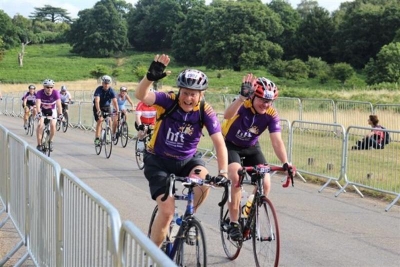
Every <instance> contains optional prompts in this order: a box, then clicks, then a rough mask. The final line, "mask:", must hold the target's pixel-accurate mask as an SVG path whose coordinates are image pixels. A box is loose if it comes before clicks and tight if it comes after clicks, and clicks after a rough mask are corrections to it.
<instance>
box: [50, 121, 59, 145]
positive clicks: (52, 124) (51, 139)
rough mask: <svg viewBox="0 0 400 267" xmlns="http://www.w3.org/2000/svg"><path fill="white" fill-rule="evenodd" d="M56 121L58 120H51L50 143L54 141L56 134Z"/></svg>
mask: <svg viewBox="0 0 400 267" xmlns="http://www.w3.org/2000/svg"><path fill="white" fill-rule="evenodd" d="M56 121H57V120H55V119H54V120H50V141H53V137H54V134H55V132H56Z"/></svg>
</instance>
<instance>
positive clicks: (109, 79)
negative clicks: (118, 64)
mask: <svg viewBox="0 0 400 267" xmlns="http://www.w3.org/2000/svg"><path fill="white" fill-rule="evenodd" d="M101 81H102V82H103V83H112V79H111V77H110V76H108V75H104V76H103V77H101Z"/></svg>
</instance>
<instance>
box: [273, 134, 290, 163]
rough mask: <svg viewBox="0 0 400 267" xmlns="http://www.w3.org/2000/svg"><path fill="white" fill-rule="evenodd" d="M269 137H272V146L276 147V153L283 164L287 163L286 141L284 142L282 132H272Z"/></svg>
mask: <svg viewBox="0 0 400 267" xmlns="http://www.w3.org/2000/svg"><path fill="white" fill-rule="evenodd" d="M269 137H270V139H271V143H272V148H273V149H274V152H275V155H276V156H277V157H278V159H279V160H280V161H281V162H282V164H284V163H287V162H288V159H287V153H286V148H285V143H283V140H282V135H281V133H280V132H274V133H270V134H269Z"/></svg>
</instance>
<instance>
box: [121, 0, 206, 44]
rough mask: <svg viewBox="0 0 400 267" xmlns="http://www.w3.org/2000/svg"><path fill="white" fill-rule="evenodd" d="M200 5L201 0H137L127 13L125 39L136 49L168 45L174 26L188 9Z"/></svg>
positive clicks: (202, 4)
mask: <svg viewBox="0 0 400 267" xmlns="http://www.w3.org/2000/svg"><path fill="white" fill-rule="evenodd" d="M204 5H205V2H204V0H187V1H176V0H139V1H138V2H137V4H136V9H135V10H134V11H132V12H131V13H130V14H129V16H128V25H129V29H128V38H129V42H130V43H131V45H132V46H134V47H135V48H136V49H138V50H140V51H159V50H166V49H170V48H171V47H172V36H173V34H174V32H175V30H176V26H177V25H178V24H179V23H181V22H182V21H184V20H185V18H186V14H187V13H188V12H189V10H190V9H193V8H195V7H197V6H204Z"/></svg>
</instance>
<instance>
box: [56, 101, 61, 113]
mask: <svg viewBox="0 0 400 267" xmlns="http://www.w3.org/2000/svg"><path fill="white" fill-rule="evenodd" d="M56 106H57V111H58V113H57V114H58V116H60V115H62V105H61V99H57V100H56Z"/></svg>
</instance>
